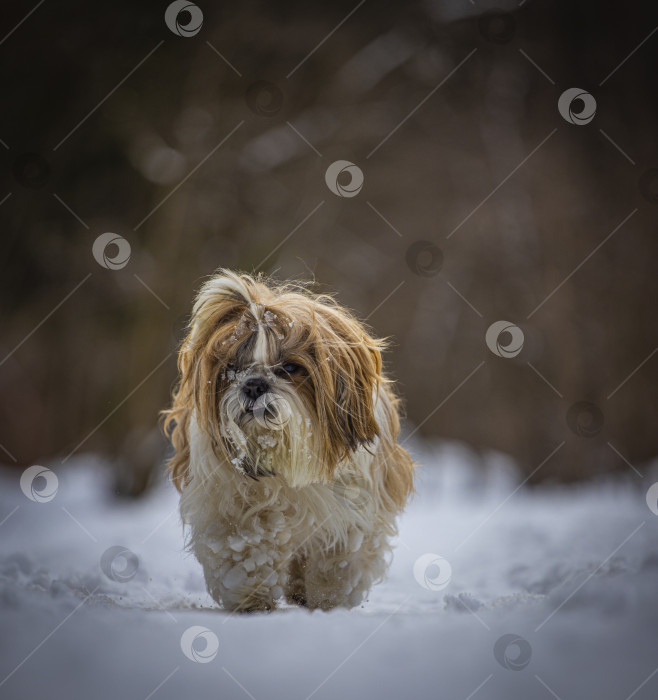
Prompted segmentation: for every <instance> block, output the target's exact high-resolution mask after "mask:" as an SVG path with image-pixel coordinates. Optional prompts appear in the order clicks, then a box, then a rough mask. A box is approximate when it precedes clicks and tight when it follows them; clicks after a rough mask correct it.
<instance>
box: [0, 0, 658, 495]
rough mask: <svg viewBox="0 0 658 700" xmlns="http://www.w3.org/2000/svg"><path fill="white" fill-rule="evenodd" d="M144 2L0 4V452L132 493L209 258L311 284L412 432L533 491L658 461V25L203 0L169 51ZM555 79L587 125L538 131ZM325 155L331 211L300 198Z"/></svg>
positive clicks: (557, 11) (634, 13)
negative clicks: (367, 336)
mask: <svg viewBox="0 0 658 700" xmlns="http://www.w3.org/2000/svg"><path fill="white" fill-rule="evenodd" d="M168 4H169V3H167V2H140V3H135V2H128V1H127V0H113V1H112V2H105V1H104V0H100V1H99V2H94V3H91V2H88V3H82V2H66V1H63V2H58V3H54V2H48V1H46V2H43V3H39V5H38V6H36V7H35V5H36V3H32V2H24V1H23V0H20V1H19V2H15V3H12V4H11V5H10V6H7V7H5V8H3V13H2V18H1V19H0V85H1V86H2V109H1V111H0V139H1V140H2V143H1V144H0V159H1V160H0V201H1V202H2V203H1V204H0V225H1V227H2V238H3V251H4V255H3V265H2V273H1V274H0V290H1V294H0V299H1V301H0V328H1V332H0V395H1V396H2V403H1V406H0V443H1V445H2V454H1V455H0V459H1V461H3V462H5V463H6V464H7V465H9V466H19V467H24V466H28V465H30V464H33V463H35V462H39V461H50V462H52V464H53V465H55V467H56V465H57V464H58V463H60V462H63V463H66V462H67V461H68V459H70V455H78V454H83V453H85V452H88V451H93V452H98V453H101V454H104V455H106V456H108V457H109V458H111V459H112V460H114V461H115V463H116V465H117V474H118V488H119V490H121V491H122V492H125V493H130V494H138V493H140V492H141V491H143V489H144V488H145V487H146V486H147V484H148V482H149V479H150V478H151V477H152V475H153V474H154V473H155V472H157V471H158V470H160V468H161V460H162V455H163V451H164V440H163V438H162V437H161V436H160V434H159V431H158V430H159V429H158V423H157V421H158V411H159V410H160V409H161V408H163V407H164V406H166V404H167V402H168V397H169V394H170V391H171V388H172V385H173V383H174V381H175V376H176V370H175V352H176V348H177V345H178V343H179V342H180V340H181V337H182V332H183V328H184V325H185V321H186V318H187V313H188V312H189V309H190V306H191V302H192V299H193V295H194V291H195V290H196V289H197V288H198V286H199V285H200V283H201V282H202V280H203V279H204V277H205V276H207V275H209V274H210V273H212V272H213V270H214V269H216V268H217V267H219V266H223V267H229V268H234V269H241V270H247V271H253V270H255V269H257V270H262V271H264V272H267V273H275V275H276V276H277V277H279V278H282V279H288V278H294V279H309V278H315V280H316V282H317V285H316V288H317V290H318V291H327V292H332V293H335V294H336V295H337V297H338V299H339V300H340V301H341V302H342V303H344V304H346V305H347V306H349V307H351V308H353V309H354V310H355V311H356V312H357V313H358V314H359V315H360V316H361V317H363V318H367V320H368V322H369V323H370V324H371V325H372V327H373V328H374V329H375V332H376V333H377V334H379V335H381V336H389V337H390V338H391V340H392V350H391V352H390V353H389V354H388V356H387V365H388V367H389V371H390V372H391V374H392V375H393V376H394V377H396V378H397V379H398V380H399V387H400V392H401V394H402V395H403V396H404V398H405V403H406V406H407V415H408V419H409V425H408V431H409V432H411V431H413V430H417V432H416V435H417V436H422V437H427V438H437V437H438V438H446V439H456V440H461V441H465V442H466V443H468V444H469V445H471V446H472V447H473V448H475V449H476V450H478V451H484V450H489V449H495V450H500V451H503V452H506V453H509V454H511V455H512V456H513V457H514V458H515V459H516V460H518V462H519V464H520V465H521V467H522V469H523V470H524V471H525V473H526V475H528V476H530V478H531V481H533V482H534V481H539V480H546V479H552V480H561V481H565V480H566V481H569V480H577V479H582V478H586V477H591V476H594V475H598V474H605V473H608V472H612V471H616V470H622V471H629V470H630V469H631V465H633V466H640V465H641V464H642V462H643V461H645V460H648V459H649V458H651V457H653V456H655V455H656V454H657V453H658V431H657V430H656V423H657V418H658V405H657V401H656V393H655V391H654V387H655V386H656V380H657V379H658V357H656V356H654V355H652V353H653V352H654V351H655V350H656V348H658V329H657V327H656V323H655V318H656V298H657V292H658V276H657V275H656V273H655V267H656V252H657V251H658V241H657V236H656V234H657V218H656V213H657V211H658V169H657V168H658V141H657V140H658V132H657V129H656V125H657V123H658V119H657V117H658V104H657V98H656V96H657V95H658V76H657V71H656V58H657V56H658V50H657V47H658V33H655V34H652V31H654V28H655V27H657V26H658V11H657V10H656V8H654V7H653V6H651V5H650V4H648V3H641V2H631V3H627V4H626V5H623V6H621V5H619V4H618V3H600V2H594V1H584V2H580V3H570V2H546V1H543V0H536V1H535V0H526V1H525V2H521V3H501V2H499V3H496V4H493V3H489V2H482V1H480V0H475V2H474V3H471V2H468V1H467V0H459V1H454V2H452V1H451V2H441V1H440V0H434V1H431V0H427V1H426V2H398V3H378V2H375V1H374V0H368V1H366V2H363V3H361V4H358V3H357V2H356V1H354V0H350V1H349V2H345V1H343V0H340V1H338V2H332V3H319V2H317V3H313V2H299V1H289V0H286V1H285V2H278V3H267V2H244V3H230V4H229V3H210V2H203V0H199V2H198V3H197V5H198V6H199V7H200V8H201V10H202V12H203V25H202V27H201V29H200V31H199V32H198V33H196V34H195V35H194V36H187V37H186V36H177V35H176V34H175V33H174V32H172V31H171V30H170V29H168V27H167V25H166V24H165V20H164V14H165V10H166V8H167V6H168ZM185 12H186V11H185V10H183V15H181V17H179V19H180V20H181V22H182V24H186V23H187V22H188V21H189V20H192V19H193V16H192V15H191V14H189V12H188V14H187V15H185V14H184V13H185ZM26 15H28V16H27V17H26ZM348 15H349V16H348ZM23 20H24V21H23ZM19 23H20V24H19ZM16 25H18V26H16ZM334 30H335V31H334ZM2 37H4V38H2ZM645 39H646V40H645ZM629 55H630V56H629ZM624 59H627V60H624ZM452 71H454V73H452ZM451 73H452V74H451ZM448 76H449V77H448ZM446 78H447V80H445V82H443V81H444V79H446ZM572 87H577V88H581V89H582V90H584V91H587V92H589V93H590V94H591V95H592V96H593V97H594V98H595V101H596V114H595V116H594V119H593V120H592V121H591V122H590V123H588V124H586V125H574V124H571V123H568V121H567V120H566V119H564V118H563V117H562V116H561V115H560V113H559V112H558V98H559V97H560V95H561V94H562V93H563V92H564V91H565V90H566V89H568V88H572ZM575 107H579V105H575ZM580 107H582V105H580ZM576 111H577V110H576ZM226 137H228V138H226ZM220 144H221V145H220ZM336 160H348V161H351V162H352V163H355V164H356V165H358V167H359V168H360V169H361V170H362V171H363V174H364V185H363V188H362V190H361V191H360V192H359V193H358V195H357V196H354V197H349V198H348V197H345V198H341V197H338V196H336V195H335V194H334V193H332V192H331V191H330V190H329V188H328V187H327V185H326V184H325V171H326V169H327V168H328V166H329V165H330V164H331V163H332V162H334V161H336ZM347 179H348V180H349V178H347ZM339 182H341V180H339ZM9 193H11V195H9ZM622 222H624V223H623V225H622V226H621V227H619V228H618V229H617V227H618V226H619V224H622ZM300 224H301V225H300ZM613 231H614V233H613ZM105 232H113V233H115V234H118V235H119V236H121V237H123V238H125V239H126V240H127V241H128V242H129V244H130V260H129V262H128V264H127V265H125V266H123V267H121V269H105V268H104V267H103V266H101V265H100V264H98V262H96V260H95V259H94V256H93V254H92V244H93V242H94V240H96V238H97V237H98V236H99V235H100V234H102V233H105ZM106 252H107V253H108V254H109V255H110V257H112V256H113V255H115V254H118V253H121V248H120V247H119V248H117V247H116V246H114V247H112V246H110V248H108V250H107V251H106ZM123 253H124V254H125V248H124V250H123ZM565 279H566V281H564V280H565ZM563 281H564V283H563V284H561V283H562V282H563ZM558 285H560V286H559V288H558ZM556 288H557V291H555V290H556ZM549 295H550V296H549ZM547 297H548V299H547ZM542 302H544V303H542ZM540 304H541V306H540ZM537 307H539V308H537ZM498 320H506V321H509V322H510V323H513V324H515V325H517V326H518V327H520V328H521V329H522V331H523V334H524V344H523V348H522V350H521V352H520V353H519V354H518V355H517V356H516V357H514V358H505V357H497V356H496V355H495V354H494V353H493V352H491V351H490V350H489V349H488V347H487V345H486V343H485V333H486V331H487V329H488V328H489V326H490V325H491V324H492V323H494V322H495V321H498ZM508 340H509V337H508V336H507V337H505V338H502V339H501V341H504V342H507V341H508ZM642 363H643V364H642ZM638 367H639V369H638ZM635 370H637V371H635ZM631 375H632V376H631ZM629 377H630V378H629ZM620 385H621V386H620ZM563 442H564V444H563V445H562V447H560V449H558V450H557V451H556V452H555V450H556V448H558V446H560V445H561V444H562V443H563ZM549 455H552V456H550V458H549V459H548V460H547V458H548V457H549ZM545 460H546V461H545ZM540 465H541V466H540Z"/></svg>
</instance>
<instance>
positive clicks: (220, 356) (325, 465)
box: [174, 272, 382, 486]
mask: <svg viewBox="0 0 658 700" xmlns="http://www.w3.org/2000/svg"><path fill="white" fill-rule="evenodd" d="M190 327H191V329H190V333H189V335H188V337H187V339H186V341H185V343H184V345H183V347H182V349H181V352H180V356H179V366H180V370H181V385H180V388H179V391H178V394H177V397H176V402H177V403H179V404H180V405H179V408H181V407H182V408H183V409H185V408H187V410H188V412H189V411H193V413H194V416H195V420H196V421H197V423H198V425H199V427H200V428H201V429H202V430H204V431H206V432H207V433H208V434H209V435H210V437H211V438H212V441H213V446H214V450H215V453H216V454H217V456H218V457H219V458H221V459H223V460H224V462H226V463H230V464H232V465H233V466H234V467H235V468H236V469H237V470H238V471H240V472H243V473H244V474H245V475H246V476H250V477H253V478H259V477H260V476H266V475H270V474H273V473H276V474H280V475H281V476H282V477H283V478H284V479H285V480H286V481H287V482H288V483H289V484H290V485H292V486H302V485H305V484H308V483H312V482H315V481H327V480H330V479H331V478H332V476H333V474H334V471H335V469H336V468H337V466H338V465H339V464H340V462H341V461H342V460H344V459H346V458H349V456H350V454H351V453H352V452H354V451H355V450H357V449H359V448H362V447H363V446H367V444H368V443H370V442H371V441H372V440H373V439H374V438H375V437H376V436H377V435H378V425H377V421H376V420H375V415H374V403H375V401H376V398H377V391H378V388H379V383H380V382H381V381H382V376H381V353H380V342H379V341H377V340H375V339H373V338H372V337H370V336H369V335H368V333H367V332H366V331H365V329H364V328H363V326H362V325H361V324H360V323H359V322H358V321H357V320H355V319H354V318H353V317H352V316H351V315H350V314H349V313H348V312H346V311H345V310H344V309H342V308H341V307H339V306H338V305H337V304H336V303H335V302H334V301H333V300H332V299H330V298H328V297H318V296H313V295H311V294H309V293H308V292H306V291H304V290H300V289H295V288H291V287H287V286H286V287H275V286H272V285H271V284H266V283H264V282H262V281H260V280H255V279H253V278H251V277H249V276H247V275H241V276H238V275H236V274H233V273H230V272H222V273H220V274H218V275H217V276H215V277H213V278H212V279H211V280H209V281H208V282H207V283H206V284H205V285H204V286H203V288H202V289H201V291H200V293H199V295H198V297H197V300H196V303H195V305H194V310H193V314H192V319H191V323H190ZM179 413H182V412H181V411H179ZM181 417H182V415H181V416H180V417H179V419H180V418H181ZM188 420H189V419H188ZM174 478H176V475H175V474H174Z"/></svg>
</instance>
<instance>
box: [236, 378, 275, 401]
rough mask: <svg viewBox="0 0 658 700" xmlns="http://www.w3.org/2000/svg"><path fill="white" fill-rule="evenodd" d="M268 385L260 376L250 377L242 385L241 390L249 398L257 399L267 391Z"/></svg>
mask: <svg viewBox="0 0 658 700" xmlns="http://www.w3.org/2000/svg"><path fill="white" fill-rule="evenodd" d="M269 388H270V385H269V384H268V383H267V382H266V381H265V380H264V379H263V378H262V377H251V378H250V379H247V381H246V382H245V383H244V384H243V385H242V391H243V392H244V393H245V395H246V396H248V397H249V398H250V399H257V398H258V397H259V396H262V395H263V394H264V393H265V392H266V391H268V390H269Z"/></svg>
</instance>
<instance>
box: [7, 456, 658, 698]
mask: <svg viewBox="0 0 658 700" xmlns="http://www.w3.org/2000/svg"><path fill="white" fill-rule="evenodd" d="M423 461H424V462H425V464H426V466H425V467H424V468H422V469H421V475H420V483H419V493H418V495H417V496H416V498H415V500H414V502H413V503H412V505H411V506H410V507H409V509H408V511H407V513H406V514H405V516H404V517H403V519H402V521H401V528H400V535H401V537H400V541H399V542H398V546H397V550H396V556H395V560H394V563H393V566H392V568H391V572H390V576H389V579H388V580H387V581H386V582H385V583H384V584H381V585H380V586H379V587H377V588H376V589H374V590H373V592H372V594H371V596H370V599H369V601H368V603H367V604H365V605H364V606H363V607H362V608H358V609H356V610H352V611H349V612H348V611H342V610H341V611H333V612H330V613H323V612H314V613H309V612H307V611H305V610H300V609H285V610H280V611H276V612H273V613H270V614H255V615H230V614H227V613H224V612H222V611H221V610H218V609H217V607H216V606H215V605H214V604H213V602H212V601H211V600H210V599H209V598H208V596H207V595H206V594H205V590H204V585H203V579H202V575H201V569H200V566H199V565H198V564H197V563H196V561H195V560H194V559H193V558H192V557H190V556H189V555H187V554H186V553H185V552H184V551H183V549H182V544H183V540H182V535H181V530H180V525H179V522H178V515H177V512H176V503H177V497H176V494H175V492H174V490H173V488H171V487H170V486H169V485H165V484H162V485H161V487H159V488H158V489H157V490H156V491H155V492H154V493H152V494H151V495H150V496H149V498H148V499H147V500H146V501H143V502H139V503H131V504H126V503H121V502H116V501H113V500H112V499H110V498H109V497H108V495H107V494H108V484H107V479H106V478H105V477H104V476H103V471H102V468H101V465H98V464H95V463H94V461H93V459H92V458H91V457H87V458H82V459H79V460H78V463H77V464H76V465H75V467H74V468H69V469H66V470H58V469H57V467H56V466H55V465H51V466H52V469H53V470H54V471H55V472H56V473H57V476H58V478H59V483H58V491H57V493H56V495H55V497H54V498H53V499H52V500H49V501H47V502H43V503H37V502H32V501H31V500H29V499H28V498H27V497H26V496H25V495H24V494H23V492H22V491H21V489H20V487H19V483H18V478H17V477H18V475H15V473H11V474H10V473H7V472H4V473H3V474H2V478H1V479H0V521H2V520H3V518H4V522H2V524H1V525H0V542H1V545H0V547H1V550H0V551H1V553H0V619H1V620H2V625H1V627H0V629H1V632H0V697H1V698H3V699H5V698H6V699H12V700H13V699H14V698H30V699H31V700H33V699H38V698H45V697H48V698H56V699H59V698H66V699H67V700H77V699H78V698H80V699H83V698H84V699H85V700H87V699H91V698H93V699H94V700H102V699H104V698H111V699H112V700H116V699H117V698H121V699H124V698H136V699H137V700H147V699H150V698H154V699H155V700H164V699H165V698H172V699H174V698H175V699H176V700H180V699H181V698H189V699H194V700H196V699H197V698H199V699H201V698H221V700H232V699H233V698H235V699H237V700H245V699H246V698H248V697H251V698H252V699H255V700H279V699H281V700H283V699H285V700H296V699H299V700H306V699H308V698H310V697H313V698H316V699H317V700H321V699H323V698H326V699H332V700H333V699H335V698H348V699H351V698H394V699H395V700H400V698H416V697H420V698H430V697H431V698H439V699H440V700H448V699H451V698H455V699H456V700H466V699H467V698H476V699H479V698H482V699H485V698H486V699H498V698H505V699H506V700H510V699H512V700H515V699H516V698H519V699H523V700H529V699H532V700H534V699H535V698H537V699H538V700H541V699H542V698H547V699H550V698H552V697H553V698H559V699H560V700H569V699H572V698H573V699H576V698H578V699H580V700H582V699H586V700H589V699H594V698H596V700H607V699H608V698H610V699H611V700H612V699H613V698H615V699H617V698H618V699H619V700H626V699H627V698H630V697H633V698H635V699H636V700H642V699H644V700H649V699H654V698H656V697H658V517H657V516H656V515H654V514H653V512H652V510H651V509H650V508H649V507H648V504H647V500H646V498H645V495H646V491H647V489H648V488H649V486H650V485H651V483H653V481H657V480H658V474H656V473H655V472H654V473H653V477H654V478H651V477H645V478H644V479H641V478H639V477H638V476H635V475H633V474H632V473H631V475H630V476H629V479H628V481H627V482H618V483H607V484H598V485H587V486H581V487H578V488H572V489H565V488H551V489H549V488H544V489H541V490H535V491H526V490H525V489H520V490H518V491H516V492H515V489H516V485H517V484H518V476H517V475H516V474H515V472H514V469H513V467H511V466H510V465H509V464H506V463H505V461H504V460H502V459H500V458H497V459H491V460H490V462H491V464H490V467H491V468H490V470H489V472H488V473H489V476H488V477H487V478H486V479H485V480H482V479H481V478H478V476H477V472H476V470H475V468H474V467H473V464H472V461H471V458H470V456H469V454H468V452H466V451H465V450H463V449H462V448H459V447H456V446H452V447H445V448H443V449H442V450H441V451H440V452H439V451H435V452H434V453H431V454H430V453H426V454H425V455H423ZM647 471H648V470H647ZM632 480H634V482H635V483H634V482H633V481H632ZM44 484H45V482H44V480H43V479H41V480H37V481H35V482H34V486H35V488H36V489H37V491H43V487H44ZM652 493H653V492H652ZM512 494H513V495H512ZM649 500H651V499H649ZM653 508H654V509H656V508H655V499H654V505H653ZM116 545H121V546H125V547H127V548H129V549H130V550H131V551H132V552H134V554H135V555H136V557H137V559H134V560H130V561H129V562H128V568H127V569H125V571H124V572H123V574H122V573H121V570H120V566H119V567H118V568H117V567H115V570H114V573H112V570H109V573H110V574H111V575H113V576H114V577H115V578H119V577H120V576H121V575H124V576H125V577H126V578H127V579H129V580H127V581H125V582H121V581H113V580H112V579H111V578H109V577H108V576H107V575H106V574H105V573H103V571H102V568H101V564H100V559H101V555H102V554H103V553H104V552H105V551H106V550H107V549H108V548H109V547H112V546H116ZM426 554H435V555H437V556H438V557H443V558H444V559H445V560H447V562H449V565H448V564H446V562H441V561H440V560H439V564H441V565H440V566H439V565H438V564H437V563H431V562H432V561H433V560H434V559H435V557H425V559H421V560H420V563H418V564H416V570H415V571H414V564H415V563H416V562H418V561H419V558H420V557H423V555H426ZM117 561H123V562H125V560H117ZM137 561H138V566H137V570H136V572H133V569H131V568H130V565H131V564H135V563H137ZM425 562H427V563H428V564H427V566H424V565H423V563H425ZM115 563H116V562H115ZM105 568H106V569H107V567H105ZM131 573H134V575H133V576H132V577H131V576H130V575H131ZM192 626H200V627H203V628H207V629H208V630H210V632H209V633H206V632H204V631H203V630H196V631H192V632H190V633H188V636H189V637H190V638H192V637H194V636H195V634H199V633H201V637H199V638H198V639H197V640H196V641H195V642H194V643H193V644H192V643H191V642H187V641H186V640H187V639H188V636H186V637H185V640H184V642H183V645H182V644H181V637H182V635H183V633H184V632H185V630H187V629H188V628H190V627H192ZM204 635H205V636H204ZM503 635H513V636H511V637H505V638H503V639H502V640H501V641H499V642H498V644H496V642H497V640H500V639H501V637H503ZM519 637H520V638H521V639H520V640H519ZM215 638H216V640H217V642H218V648H217V653H216V656H214V658H212V659H211V660H207V659H203V658H201V660H202V661H204V662H203V663H199V662H195V661H194V660H191V659H190V658H188V656H190V657H192V659H193V658H194V656H195V655H196V656H197V658H199V657H200V656H201V657H202V656H203V654H204V644H205V642H204V641H203V640H204V639H206V640H209V644H210V647H208V648H207V649H206V650H205V653H206V654H209V655H210V657H212V653H211V652H212V651H213V642H214V640H215ZM514 638H516V639H517V642H516V643H515V642H514V641H510V640H513V639H514ZM182 646H186V649H187V653H188V655H187V656H186V655H185V654H184V653H183V650H182ZM505 659H507V661H506V660H505ZM505 664H506V665H507V666H508V667H510V668H506V667H505ZM515 667H518V668H515ZM654 674H655V675H654Z"/></svg>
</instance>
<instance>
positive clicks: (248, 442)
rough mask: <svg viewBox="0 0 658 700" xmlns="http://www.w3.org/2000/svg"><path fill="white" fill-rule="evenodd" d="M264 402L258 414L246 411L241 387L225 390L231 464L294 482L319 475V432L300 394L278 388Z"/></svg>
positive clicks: (225, 433) (224, 428)
mask: <svg viewBox="0 0 658 700" xmlns="http://www.w3.org/2000/svg"><path fill="white" fill-rule="evenodd" d="M266 401H267V403H266V404H265V405H264V406H263V407H262V410H261V412H260V415H259V414H258V412H257V411H254V412H247V413H245V411H244V408H245V404H244V398H243V396H242V394H241V392H240V390H239V388H238V387H235V388H234V387H231V389H230V390H229V391H227V392H226V393H225V394H224V397H223V399H222V401H221V404H220V415H221V424H220V431H221V434H222V437H223V438H224V447H225V449H226V450H227V452H228V455H227V457H228V460H229V461H230V463H231V464H232V465H233V466H234V467H235V469H237V470H238V471H239V472H242V473H245V474H247V475H249V476H254V477H260V476H265V477H266V476H268V475H273V474H276V475H278V476H280V477H281V478H283V479H284V480H285V481H286V483H287V484H288V485H289V486H293V487H299V486H307V485H308V484H311V483H314V482H317V481H319V480H321V478H322V473H321V456H320V453H319V452H318V437H319V431H318V430H316V426H314V424H313V421H312V420H311V416H310V415H308V411H307V410H306V407H305V406H304V404H303V402H302V401H301V400H300V398H299V396H298V395H297V394H296V393H294V392H291V391H286V387H277V388H276V391H275V392H272V393H270V394H268V399H267V400H266ZM285 414H287V415H285Z"/></svg>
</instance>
